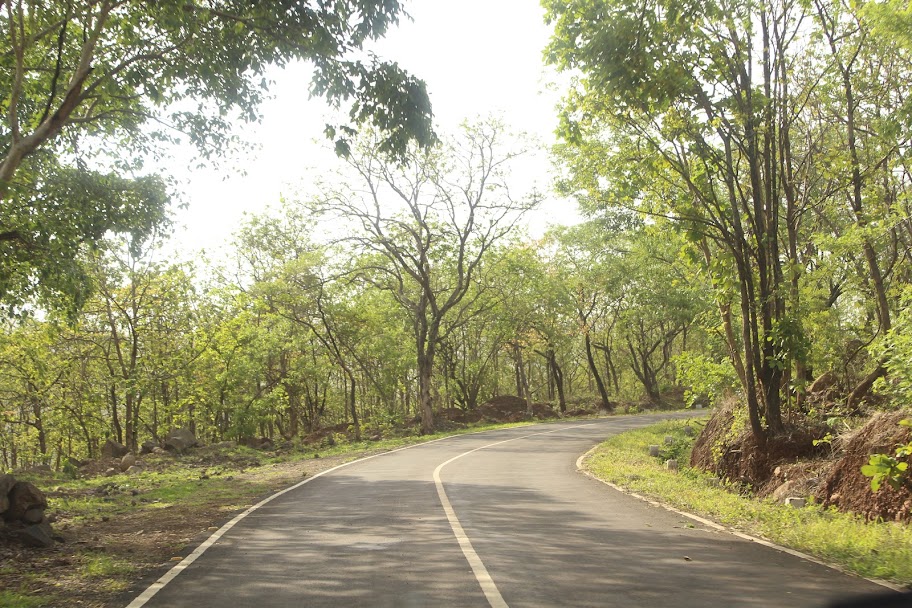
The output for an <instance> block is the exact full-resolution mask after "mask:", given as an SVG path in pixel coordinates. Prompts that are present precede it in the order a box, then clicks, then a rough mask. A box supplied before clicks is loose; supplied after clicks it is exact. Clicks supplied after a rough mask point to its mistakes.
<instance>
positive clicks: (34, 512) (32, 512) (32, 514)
mask: <svg viewBox="0 0 912 608" xmlns="http://www.w3.org/2000/svg"><path fill="white" fill-rule="evenodd" d="M22 521H24V522H25V523H27V524H40V523H41V522H43V521H44V509H42V508H40V507H35V508H33V509H29V510H28V511H26V512H25V514H24V515H23V516H22Z"/></svg>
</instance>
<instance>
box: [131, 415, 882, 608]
mask: <svg viewBox="0 0 912 608" xmlns="http://www.w3.org/2000/svg"><path fill="white" fill-rule="evenodd" d="M655 420H656V418H655V417H652V416H640V417H630V418H621V417H616V418H606V419H601V420H592V421H579V422H564V423H552V424H543V425H537V426H532V427H521V428H514V429H508V430H500V431H493V432H488V433H479V434H474V435H464V436H459V437H453V438H449V439H446V440H442V441H437V442H433V443H429V444H424V445H421V446H417V447H413V448H410V449H406V450H401V451H397V452H394V453H389V454H384V455H382V456H379V457H375V458H372V459H369V460H365V461H361V462H357V463H354V464H351V465H348V466H345V467H343V468H339V469H337V470H334V471H332V472H330V473H328V474H326V475H323V476H321V477H318V478H315V479H313V480H312V481H310V482H309V483H306V484H304V485H302V486H301V487H299V488H297V489H295V490H292V491H290V492H288V493H286V494H284V495H282V496H280V497H279V498H276V499H275V500H273V501H271V502H269V503H268V504H266V505H264V506H262V507H260V508H258V509H256V510H255V511H253V512H251V513H250V514H249V515H248V516H247V517H246V518H244V519H242V520H241V521H240V522H238V523H237V525H235V526H234V527H233V528H231V529H230V530H229V531H228V532H226V533H225V534H224V535H223V536H221V537H220V538H219V539H218V540H217V541H215V542H214V543H213V544H212V545H211V547H209V548H208V550H206V551H205V552H204V553H203V554H202V555H200V556H199V558H198V559H196V560H195V561H193V563H191V564H190V565H189V566H187V565H185V568H184V569H183V571H182V572H181V573H180V574H179V575H178V576H176V577H174V578H173V580H171V581H170V582H168V584H166V585H165V586H163V587H159V588H158V590H157V593H155V595H154V596H152V597H151V599H149V600H148V601H147V602H146V603H144V604H143V603H141V601H140V602H137V601H134V602H133V604H131V606H133V607H134V608H136V607H138V606H140V605H144V606H147V607H150V608H151V607H168V608H181V607H185V606H186V607H193V608H209V607H213V608H214V607H219V608H222V607H229V608H239V607H247V606H250V607H257V608H267V607H273V606H275V607H285V606H288V607H291V606H294V607H295V608H301V607H314V606H397V607H400V606H401V607H408V606H447V607H450V606H481V607H483V606H488V605H491V606H498V607H500V606H513V607H519V606H651V607H660V606H675V607H687V606H822V605H825V604H826V603H827V602H828V601H829V600H832V599H834V598H846V597H850V596H853V595H856V594H860V593H882V592H883V591H884V589H883V588H882V587H879V586H877V585H875V584H874V583H871V582H868V581H865V580H863V579H860V578H856V577H852V576H847V575H844V574H841V573H839V572H836V571H834V570H832V569H829V568H826V567H824V566H820V565H818V564H815V563H811V562H807V561H804V560H802V559H799V558H797V557H794V556H792V555H789V554H786V553H782V552H779V551H776V550H774V549H770V548H768V547H765V546H762V545H759V544H757V543H754V542H750V541H747V540H743V539H740V538H737V537H734V536H732V535H729V534H727V533H725V532H720V531H717V530H713V529H711V528H707V527H705V526H702V525H700V524H694V522H692V521H691V520H688V519H686V518H684V517H683V516H681V515H677V514H675V513H672V512H669V511H666V510H665V509H662V508H659V507H655V506H650V505H648V504H646V503H644V502H642V501H640V500H637V499H635V498H632V497H630V496H627V495H625V494H623V493H621V492H618V491H615V490H612V489H611V488H609V487H607V486H605V485H604V484H601V483H599V482H597V481H594V480H592V479H590V478H588V477H586V476H584V475H582V474H580V473H578V472H577V471H576V460H577V458H578V457H579V456H580V454H582V453H584V452H585V451H586V450H588V449H589V448H590V447H592V446H593V445H594V444H596V443H597V442H599V441H600V440H602V439H604V438H605V437H607V436H609V435H612V434H615V433H618V432H621V431H623V430H627V429H631V428H634V427H637V426H642V425H645V424H649V423H651V422H654V421H655ZM473 450H474V451H473ZM435 471H436V477H437V478H438V480H439V482H438V483H435ZM445 505H449V508H448V507H447V506H445ZM447 511H449V513H448V512H447ZM691 526H693V527H691Z"/></svg>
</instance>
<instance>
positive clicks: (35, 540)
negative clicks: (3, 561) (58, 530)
mask: <svg viewBox="0 0 912 608" xmlns="http://www.w3.org/2000/svg"><path fill="white" fill-rule="evenodd" d="M16 537H17V538H18V539H19V540H20V541H21V542H22V543H23V544H24V545H27V546H29V547H39V548H45V549H46V548H49V547H53V546H54V531H53V530H52V529H51V526H50V524H48V523H43V524H35V525H33V526H26V527H25V528H22V529H21V530H19V531H18V532H17V533H16Z"/></svg>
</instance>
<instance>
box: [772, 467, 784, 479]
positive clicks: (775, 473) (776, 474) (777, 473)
mask: <svg viewBox="0 0 912 608" xmlns="http://www.w3.org/2000/svg"><path fill="white" fill-rule="evenodd" d="M773 477H782V467H776V468H775V469H773Z"/></svg>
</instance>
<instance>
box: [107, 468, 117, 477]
mask: <svg viewBox="0 0 912 608" xmlns="http://www.w3.org/2000/svg"><path fill="white" fill-rule="evenodd" d="M115 475H117V469H115V468H113V467H112V468H110V469H108V470H107V471H105V477H114V476H115Z"/></svg>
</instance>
